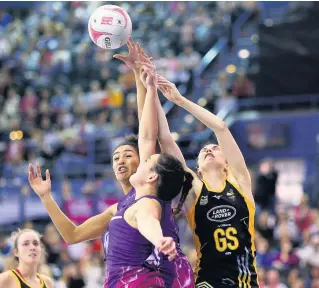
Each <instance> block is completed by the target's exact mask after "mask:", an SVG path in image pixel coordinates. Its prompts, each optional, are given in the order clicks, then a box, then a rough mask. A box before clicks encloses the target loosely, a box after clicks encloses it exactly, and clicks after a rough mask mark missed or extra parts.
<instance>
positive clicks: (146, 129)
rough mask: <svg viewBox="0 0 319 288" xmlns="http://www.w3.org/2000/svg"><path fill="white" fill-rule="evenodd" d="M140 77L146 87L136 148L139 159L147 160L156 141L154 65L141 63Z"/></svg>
mask: <svg viewBox="0 0 319 288" xmlns="http://www.w3.org/2000/svg"><path fill="white" fill-rule="evenodd" d="M141 64H143V65H144V66H142V68H141V76H140V79H141V81H142V83H143V85H144V86H145V87H146V91H147V92H146V99H145V104H144V108H143V113H142V117H141V122H140V126H139V137H138V149H139V154H140V161H141V162H142V161H145V160H147V159H148V158H149V157H150V156H151V155H153V154H155V151H156V141H157V136H158V119H157V110H156V105H155V99H156V98H157V97H158V96H157V88H156V72H155V66H154V65H151V64H146V63H141Z"/></svg>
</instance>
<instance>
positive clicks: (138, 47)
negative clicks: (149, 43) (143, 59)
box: [136, 42, 143, 53]
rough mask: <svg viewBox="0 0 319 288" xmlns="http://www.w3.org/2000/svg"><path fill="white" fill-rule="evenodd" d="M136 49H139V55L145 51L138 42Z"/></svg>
mask: <svg viewBox="0 0 319 288" xmlns="http://www.w3.org/2000/svg"><path fill="white" fill-rule="evenodd" d="M136 49H137V52H138V53H141V50H143V49H142V48H141V45H140V43H138V42H136Z"/></svg>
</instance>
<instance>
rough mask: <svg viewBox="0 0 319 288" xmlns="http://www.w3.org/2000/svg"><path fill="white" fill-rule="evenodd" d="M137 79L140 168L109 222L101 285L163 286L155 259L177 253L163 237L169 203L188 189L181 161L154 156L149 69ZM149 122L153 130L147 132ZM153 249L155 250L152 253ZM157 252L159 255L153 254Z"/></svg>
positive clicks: (152, 89)
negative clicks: (130, 195)
mask: <svg viewBox="0 0 319 288" xmlns="http://www.w3.org/2000/svg"><path fill="white" fill-rule="evenodd" d="M142 71H143V72H142V73H141V79H142V80H143V84H144V85H145V87H146V88H147V95H146V100H145V107H144V109H143V113H142V118H141V123H140V128H139V141H138V145H139V154H140V165H139V167H138V169H137V171H136V173H135V174H133V175H132V176H131V177H130V183H131V184H132V186H133V187H134V188H135V191H136V193H135V197H134V201H133V202H132V203H130V204H129V205H124V206H123V207H122V209H120V210H118V212H117V213H116V214H115V216H114V217H113V218H112V219H111V223H110V225H109V240H108V241H109V243H108V254H107V263H106V264H107V267H108V275H107V276H108V277H107V280H106V283H105V286H104V287H110V288H120V287H132V288H133V287H165V283H164V280H163V279H162V277H161V276H160V273H159V270H158V268H159V264H160V261H161V257H163V258H166V259H167V258H168V260H173V259H174V258H175V256H176V254H177V251H176V246H175V242H174V241H173V238H172V237H165V236H163V231H162V227H164V226H167V225H170V222H171V218H172V211H171V209H170V207H169V206H167V205H166V203H165V202H168V203H170V202H171V201H172V200H173V199H174V198H175V197H176V196H177V195H178V194H179V192H180V190H181V189H182V188H183V191H182V195H183V194H184V193H185V192H184V190H185V189H188V188H189V187H187V186H188V185H185V183H186V184H187V183H188V181H185V178H189V176H190V174H189V173H187V172H185V171H184V169H183V165H182V163H181V162H180V161H179V160H178V159H177V158H175V157H174V156H171V155H168V154H165V153H163V154H154V153H155V148H156V141H157V135H158V125H156V123H157V122H158V119H157V111H156V105H155V99H156V97H157V88H156V79H157V77H156V73H155V69H154V68H153V69H150V68H148V67H142ZM148 121H152V123H154V124H155V125H154V126H155V127H157V129H150V125H148V123H149V122H148ZM154 248H155V249H154ZM160 252H162V253H163V254H159V253H160Z"/></svg>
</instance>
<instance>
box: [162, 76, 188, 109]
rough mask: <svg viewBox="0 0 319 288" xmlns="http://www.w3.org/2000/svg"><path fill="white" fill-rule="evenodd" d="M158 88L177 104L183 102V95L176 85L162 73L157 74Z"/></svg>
mask: <svg viewBox="0 0 319 288" xmlns="http://www.w3.org/2000/svg"><path fill="white" fill-rule="evenodd" d="M157 88H158V90H160V91H161V92H162V94H163V95H164V96H165V97H166V98H167V99H168V100H169V101H171V102H173V103H175V104H177V105H179V104H180V103H181V101H182V99H183V96H182V95H181V94H180V93H179V91H178V89H177V87H176V85H175V84H174V83H172V82H170V81H168V80H167V79H166V78H165V77H163V76H161V75H157Z"/></svg>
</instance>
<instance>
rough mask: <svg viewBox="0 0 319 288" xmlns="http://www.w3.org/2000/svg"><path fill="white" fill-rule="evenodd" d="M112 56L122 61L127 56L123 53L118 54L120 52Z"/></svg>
mask: <svg viewBox="0 0 319 288" xmlns="http://www.w3.org/2000/svg"><path fill="white" fill-rule="evenodd" d="M113 58H116V59H119V60H122V61H125V60H126V58H127V56H124V55H120V54H115V55H113Z"/></svg>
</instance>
